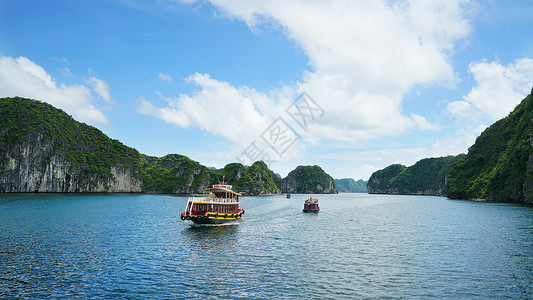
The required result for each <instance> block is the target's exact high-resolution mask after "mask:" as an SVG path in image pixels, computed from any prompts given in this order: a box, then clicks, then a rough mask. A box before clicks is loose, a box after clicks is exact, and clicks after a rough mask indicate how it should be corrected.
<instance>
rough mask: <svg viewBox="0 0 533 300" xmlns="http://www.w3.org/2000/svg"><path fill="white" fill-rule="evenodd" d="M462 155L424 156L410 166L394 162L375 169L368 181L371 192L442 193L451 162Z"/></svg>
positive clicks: (443, 192) (451, 165)
mask: <svg viewBox="0 0 533 300" xmlns="http://www.w3.org/2000/svg"><path fill="white" fill-rule="evenodd" d="M460 157H462V156H446V157H437V158H425V159H422V160H419V161H418V162H416V163H415V164H414V165H412V166H410V167H405V166H403V165H399V164H395V165H390V166H388V167H387V168H385V169H383V170H379V171H376V172H374V173H373V174H372V176H371V177H370V179H369V181H368V192H369V193H373V194H407V195H413V194H414V195H444V194H446V190H445V187H446V180H447V176H448V172H449V171H450V169H451V168H452V167H453V164H454V163H455V162H456V161H457V160H458V159H459V158H460Z"/></svg>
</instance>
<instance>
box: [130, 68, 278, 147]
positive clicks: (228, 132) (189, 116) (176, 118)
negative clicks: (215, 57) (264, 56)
mask: <svg viewBox="0 0 533 300" xmlns="http://www.w3.org/2000/svg"><path fill="white" fill-rule="evenodd" d="M187 81H188V82H190V83H191V84H194V85H195V86H196V87H197V90H196V91H195V92H193V93H192V94H191V95H187V94H182V95H179V96H177V97H163V96H162V95H161V94H159V95H160V97H162V98H163V99H164V100H165V101H166V102H167V106H166V107H163V108H158V107H156V106H154V105H153V104H152V102H150V101H148V100H146V99H145V98H144V97H141V98H140V99H139V101H138V103H139V105H138V108H137V111H138V112H139V113H141V114H145V115H148V116H154V117H157V118H160V119H161V120H163V121H165V122H167V123H170V124H174V125H177V126H180V127H189V126H193V125H194V126H197V127H199V128H200V129H203V130H205V131H207V132H210V133H213V134H217V135H220V136H223V137H224V138H226V139H228V140H230V141H232V142H234V143H237V144H239V145H244V144H246V143H250V140H252V139H254V138H257V133H258V132H261V131H263V130H265V129H266V128H267V127H268V125H269V123H268V122H269V121H271V119H270V118H269V117H266V116H264V115H263V114H261V113H260V112H259V110H258V107H256V106H255V105H254V102H253V101H252V100H251V99H255V100H257V101H258V102H261V99H262V98H263V99H264V98H266V97H267V96H266V95H264V94H261V93H259V92H257V91H255V90H254V89H250V88H247V87H239V88H237V87H234V86H232V85H230V84H229V83H227V82H224V81H218V80H215V79H212V78H210V76H209V75H207V74H198V73H196V74H193V75H191V76H189V77H188V78H187Z"/></svg>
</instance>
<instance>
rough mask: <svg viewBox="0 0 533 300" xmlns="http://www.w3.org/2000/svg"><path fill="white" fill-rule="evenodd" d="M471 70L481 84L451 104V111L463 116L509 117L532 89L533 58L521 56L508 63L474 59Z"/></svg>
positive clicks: (449, 107)
mask: <svg viewBox="0 0 533 300" xmlns="http://www.w3.org/2000/svg"><path fill="white" fill-rule="evenodd" d="M469 71H470V73H471V74H472V75H473V76H474V79H475V80H476V83H477V85H476V86H474V87H473V88H472V90H471V91H470V93H468V95H466V96H464V97H463V100H459V101H454V102H451V103H449V104H448V107H447V108H448V111H449V112H451V113H452V114H454V115H455V116H457V117H459V118H465V117H472V115H474V113H475V112H478V115H480V114H481V115H486V116H489V117H490V119H491V120H492V121H495V120H498V119H501V118H503V117H505V116H506V115H507V114H508V113H509V112H511V111H512V110H513V109H514V108H515V107H516V105H518V104H519V103H520V101H521V100H522V99H524V97H525V96H527V95H528V94H529V92H530V91H531V87H532V86H533V59H530V58H521V59H517V60H515V61H514V63H510V64H508V65H507V66H503V65H501V64H500V63H499V62H496V61H493V62H487V61H485V60H483V61H481V62H475V63H471V64H470V65H469Z"/></svg>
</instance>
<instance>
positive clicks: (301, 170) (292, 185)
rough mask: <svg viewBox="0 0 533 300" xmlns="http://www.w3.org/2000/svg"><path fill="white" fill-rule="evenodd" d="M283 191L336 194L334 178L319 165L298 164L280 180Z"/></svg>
mask: <svg viewBox="0 0 533 300" xmlns="http://www.w3.org/2000/svg"><path fill="white" fill-rule="evenodd" d="M281 190H282V192H283V193H303V194H307V193H313V194H336V193H337V189H336V188H335V180H334V179H333V177H331V176H330V175H329V174H327V173H326V172H324V170H322V168H321V167H319V166H298V167H296V169H294V170H292V171H291V172H290V173H289V174H288V175H287V177H285V178H283V180H282V181H281Z"/></svg>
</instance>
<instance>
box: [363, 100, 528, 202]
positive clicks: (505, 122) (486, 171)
mask: <svg viewBox="0 0 533 300" xmlns="http://www.w3.org/2000/svg"><path fill="white" fill-rule="evenodd" d="M532 93H533V90H532ZM532 116H533V96H532V94H529V95H528V96H527V97H526V98H525V99H524V100H522V102H521V103H520V104H519V105H518V106H517V107H516V108H515V109H514V110H513V111H512V112H511V113H510V114H509V115H508V116H507V117H505V118H503V119H501V120H499V121H497V122H496V123H494V124H493V125H492V126H490V127H488V128H487V129H485V131H483V133H481V135H480V136H479V137H478V138H477V139H476V141H475V143H474V145H472V146H471V147H470V148H469V149H468V153H467V154H466V155H465V154H460V155H458V156H448V157H439V158H426V159H422V160H420V161H418V162H417V163H415V164H414V165H413V166H411V167H406V166H403V165H399V164H393V165H390V166H388V167H386V168H385V169H382V170H378V171H376V172H374V173H373V174H372V176H371V177H370V179H369V181H368V192H369V193H374V194H376V193H377V194H407V195H412V194H416V195H438V196H447V197H449V198H451V199H468V200H485V201H498V202H519V203H533V118H532Z"/></svg>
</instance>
